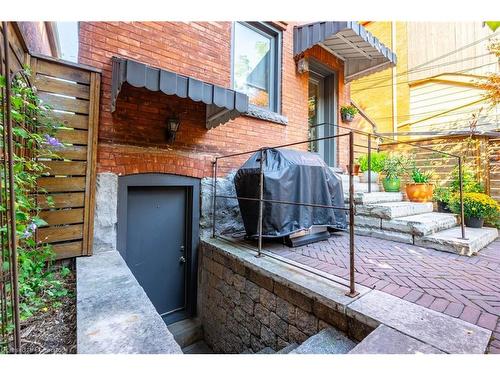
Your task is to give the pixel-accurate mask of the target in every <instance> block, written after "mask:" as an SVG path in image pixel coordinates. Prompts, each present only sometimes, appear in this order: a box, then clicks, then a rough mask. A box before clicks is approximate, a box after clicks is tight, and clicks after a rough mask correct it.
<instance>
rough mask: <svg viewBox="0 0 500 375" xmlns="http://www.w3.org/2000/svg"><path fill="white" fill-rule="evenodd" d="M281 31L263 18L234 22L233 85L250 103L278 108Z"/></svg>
mask: <svg viewBox="0 0 500 375" xmlns="http://www.w3.org/2000/svg"><path fill="white" fill-rule="evenodd" d="M280 45H281V33H280V32H279V31H278V30H276V29H274V28H273V27H271V26H268V25H266V24H264V23H260V22H250V23H246V22H236V23H235V24H234V40H233V63H232V75H233V76H232V81H233V88H234V89H235V90H237V91H240V92H243V93H245V94H247V95H248V97H249V101H250V103H251V104H253V105H256V106H258V107H261V108H264V109H268V110H270V111H273V112H278V110H279V108H278V103H279V82H280V66H281V62H280V57H281V56H280Z"/></svg>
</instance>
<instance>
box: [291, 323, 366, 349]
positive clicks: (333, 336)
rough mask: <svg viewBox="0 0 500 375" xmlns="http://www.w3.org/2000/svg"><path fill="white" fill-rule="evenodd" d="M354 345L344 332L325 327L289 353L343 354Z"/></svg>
mask: <svg viewBox="0 0 500 375" xmlns="http://www.w3.org/2000/svg"><path fill="white" fill-rule="evenodd" d="M355 346H356V343H355V342H354V341H352V340H350V339H349V338H348V337H347V336H346V335H345V334H344V333H342V332H340V331H338V330H336V329H334V328H327V329H324V330H322V331H321V332H319V333H318V334H316V335H314V336H311V337H309V338H308V339H307V340H306V341H304V342H303V343H302V344H300V345H299V347H298V348H297V349H295V350H292V351H291V352H290V354H345V353H348V352H349V351H350V350H352V349H353V348H354V347H355Z"/></svg>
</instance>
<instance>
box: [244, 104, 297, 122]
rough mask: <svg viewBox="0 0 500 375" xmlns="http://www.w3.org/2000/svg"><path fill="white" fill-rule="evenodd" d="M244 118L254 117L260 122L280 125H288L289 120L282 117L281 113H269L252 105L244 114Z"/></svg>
mask: <svg viewBox="0 0 500 375" xmlns="http://www.w3.org/2000/svg"><path fill="white" fill-rule="evenodd" d="M243 115H244V116H248V117H253V118H256V119H259V120H265V121H270V122H274V123H276V124H280V125H288V118H287V117H286V116H283V115H280V114H279V113H276V112H273V111H269V110H266V109H263V108H260V107H257V106H255V105H252V104H250V105H249V106H248V111H247V112H246V113H244V114H243Z"/></svg>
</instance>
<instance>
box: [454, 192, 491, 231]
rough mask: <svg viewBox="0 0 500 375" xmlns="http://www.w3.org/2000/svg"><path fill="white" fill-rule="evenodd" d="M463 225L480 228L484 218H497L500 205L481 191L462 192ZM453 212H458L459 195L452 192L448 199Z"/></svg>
mask: <svg viewBox="0 0 500 375" xmlns="http://www.w3.org/2000/svg"><path fill="white" fill-rule="evenodd" d="M463 197H464V218H465V225H466V226H468V227H470V228H482V227H483V224H484V219H492V218H493V219H494V218H498V216H499V215H500V205H499V204H498V202H497V201H495V200H494V199H493V198H491V197H490V196H488V195H487V194H483V193H464V194H463ZM450 208H451V210H452V212H453V213H456V214H460V195H459V194H453V197H452V198H451V200H450Z"/></svg>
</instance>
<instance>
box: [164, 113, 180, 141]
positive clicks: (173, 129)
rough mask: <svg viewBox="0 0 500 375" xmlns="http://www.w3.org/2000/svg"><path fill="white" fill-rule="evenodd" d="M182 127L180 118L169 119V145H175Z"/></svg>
mask: <svg viewBox="0 0 500 375" xmlns="http://www.w3.org/2000/svg"><path fill="white" fill-rule="evenodd" d="M180 125H181V120H179V118H178V117H176V116H174V117H169V118H168V119H167V141H168V143H174V141H175V135H176V134H177V131H178V130H179V126H180Z"/></svg>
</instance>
